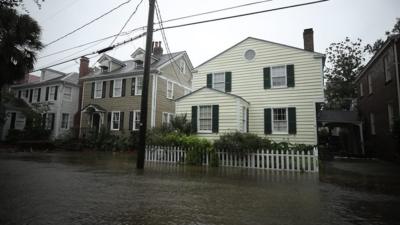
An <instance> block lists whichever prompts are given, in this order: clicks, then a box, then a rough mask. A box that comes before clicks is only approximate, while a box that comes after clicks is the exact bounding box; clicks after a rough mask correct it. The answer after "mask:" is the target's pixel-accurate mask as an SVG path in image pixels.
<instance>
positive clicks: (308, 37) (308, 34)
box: [303, 28, 314, 52]
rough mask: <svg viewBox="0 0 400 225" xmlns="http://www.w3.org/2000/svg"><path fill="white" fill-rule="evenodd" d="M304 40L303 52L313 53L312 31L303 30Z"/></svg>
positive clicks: (310, 29) (309, 29)
mask: <svg viewBox="0 0 400 225" xmlns="http://www.w3.org/2000/svg"><path fill="white" fill-rule="evenodd" d="M303 39H304V50H307V51H311V52H313V51H314V31H313V29H312V28H308V29H304V32H303Z"/></svg>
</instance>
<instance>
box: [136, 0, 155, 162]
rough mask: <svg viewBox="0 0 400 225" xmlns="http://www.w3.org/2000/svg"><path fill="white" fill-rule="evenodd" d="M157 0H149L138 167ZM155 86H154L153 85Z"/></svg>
mask: <svg viewBox="0 0 400 225" xmlns="http://www.w3.org/2000/svg"><path fill="white" fill-rule="evenodd" d="M154 6H155V0H149V17H148V20H147V34H146V35H147V37H146V54H145V56H144V72H143V87H142V102H141V108H140V127H139V149H138V155H137V163H136V168H137V169H143V168H144V155H145V150H146V130H147V102H148V96H149V93H148V92H149V79H150V64H151V52H152V49H151V48H152V42H153V23H154ZM153 88H154V87H153Z"/></svg>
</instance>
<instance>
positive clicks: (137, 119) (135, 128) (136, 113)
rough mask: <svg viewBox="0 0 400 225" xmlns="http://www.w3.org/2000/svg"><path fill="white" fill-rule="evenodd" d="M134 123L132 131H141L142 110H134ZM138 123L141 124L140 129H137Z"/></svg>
mask: <svg viewBox="0 0 400 225" xmlns="http://www.w3.org/2000/svg"><path fill="white" fill-rule="evenodd" d="M138 115H139V116H138ZM137 117H139V118H137ZM132 122H133V124H132V130H139V128H140V110H133V119H132ZM136 122H139V127H136Z"/></svg>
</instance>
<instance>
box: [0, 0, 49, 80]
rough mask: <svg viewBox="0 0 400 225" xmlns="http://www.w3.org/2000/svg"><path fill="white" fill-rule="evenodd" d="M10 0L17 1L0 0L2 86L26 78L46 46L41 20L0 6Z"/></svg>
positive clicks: (0, 69) (0, 66) (0, 68)
mask: <svg viewBox="0 0 400 225" xmlns="http://www.w3.org/2000/svg"><path fill="white" fill-rule="evenodd" d="M7 2H9V3H10V2H11V4H12V2H14V4H18V2H16V1H2V2H0V31H1V38H0V58H1V59H2V60H0V71H1V73H2V74H1V76H0V87H3V85H4V84H11V83H12V82H13V81H15V80H19V79H21V78H23V77H24V76H25V74H26V73H28V72H29V71H30V70H32V69H33V65H34V63H35V61H36V54H37V52H38V51H39V50H41V49H42V48H43V44H42V43H41V42H40V35H41V30H40V26H39V25H38V23H37V22H36V21H35V20H34V19H32V18H31V17H30V16H29V15H20V14H19V13H18V12H17V10H15V9H13V8H9V7H1V6H3V4H4V3H7ZM11 6H12V5H11Z"/></svg>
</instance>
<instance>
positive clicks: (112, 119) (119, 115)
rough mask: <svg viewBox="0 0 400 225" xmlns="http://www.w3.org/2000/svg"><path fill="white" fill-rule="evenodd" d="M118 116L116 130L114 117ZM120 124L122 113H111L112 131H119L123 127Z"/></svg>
mask: <svg viewBox="0 0 400 225" xmlns="http://www.w3.org/2000/svg"><path fill="white" fill-rule="evenodd" d="M116 114H118V128H114V117H115V115H116ZM115 121H116V120H115ZM120 123H121V112H120V111H111V126H110V129H111V130H119V128H120V127H121V124H120Z"/></svg>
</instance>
